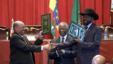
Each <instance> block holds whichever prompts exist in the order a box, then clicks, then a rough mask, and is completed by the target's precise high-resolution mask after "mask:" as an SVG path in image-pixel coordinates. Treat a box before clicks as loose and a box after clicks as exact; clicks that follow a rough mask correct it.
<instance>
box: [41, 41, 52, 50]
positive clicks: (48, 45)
mask: <svg viewBox="0 0 113 64" xmlns="http://www.w3.org/2000/svg"><path fill="white" fill-rule="evenodd" d="M50 48H51V47H50V43H48V44H46V45H43V49H44V50H50Z"/></svg>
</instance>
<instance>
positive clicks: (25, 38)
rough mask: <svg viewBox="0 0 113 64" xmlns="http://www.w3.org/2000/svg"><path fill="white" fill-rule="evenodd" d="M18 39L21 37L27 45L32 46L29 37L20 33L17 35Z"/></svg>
mask: <svg viewBox="0 0 113 64" xmlns="http://www.w3.org/2000/svg"><path fill="white" fill-rule="evenodd" d="M15 34H16V35H17V36H18V37H20V39H21V40H23V41H24V42H25V43H26V44H30V42H29V41H28V39H27V37H26V36H21V35H20V34H18V33H15Z"/></svg>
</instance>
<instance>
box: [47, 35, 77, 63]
mask: <svg viewBox="0 0 113 64" xmlns="http://www.w3.org/2000/svg"><path fill="white" fill-rule="evenodd" d="M57 43H60V38H58V39H57ZM66 43H67V44H68V43H71V37H69V36H67V38H66ZM62 46H63V45H62ZM62 46H61V47H60V48H62ZM60 48H59V49H60ZM63 49H64V50H65V54H63V53H62V52H60V51H58V54H59V56H58V55H57V53H56V49H54V50H53V52H52V53H50V54H49V57H50V59H54V61H55V64H75V57H76V52H77V50H76V49H77V47H76V45H72V46H68V47H65V48H63Z"/></svg>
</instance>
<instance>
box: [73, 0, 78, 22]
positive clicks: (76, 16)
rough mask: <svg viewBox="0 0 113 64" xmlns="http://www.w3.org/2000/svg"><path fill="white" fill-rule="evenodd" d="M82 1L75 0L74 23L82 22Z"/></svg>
mask: <svg viewBox="0 0 113 64" xmlns="http://www.w3.org/2000/svg"><path fill="white" fill-rule="evenodd" d="M79 5H80V2H79V0H73V8H72V16H71V21H72V22H74V23H77V24H79V23H80V6H79Z"/></svg>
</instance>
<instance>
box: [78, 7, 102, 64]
mask: <svg viewBox="0 0 113 64" xmlns="http://www.w3.org/2000/svg"><path fill="white" fill-rule="evenodd" d="M80 15H81V16H82V17H83V25H84V27H85V29H86V33H85V37H84V40H83V42H80V40H79V39H76V42H77V43H78V49H79V51H78V58H79V60H80V64H91V61H92V58H93V57H94V56H95V55H97V54H99V47H100V42H101V35H102V30H101V29H100V28H99V27H96V25H95V21H96V20H98V18H99V17H98V14H96V12H95V11H94V10H92V9H86V10H85V12H84V13H80Z"/></svg>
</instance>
